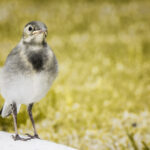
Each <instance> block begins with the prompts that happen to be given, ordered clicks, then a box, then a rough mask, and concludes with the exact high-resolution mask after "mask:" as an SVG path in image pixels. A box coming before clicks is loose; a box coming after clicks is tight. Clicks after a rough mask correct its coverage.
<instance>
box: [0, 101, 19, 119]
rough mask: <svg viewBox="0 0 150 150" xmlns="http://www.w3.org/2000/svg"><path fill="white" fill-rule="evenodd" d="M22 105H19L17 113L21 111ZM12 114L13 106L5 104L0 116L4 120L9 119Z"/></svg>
mask: <svg viewBox="0 0 150 150" xmlns="http://www.w3.org/2000/svg"><path fill="white" fill-rule="evenodd" d="M20 106H21V105H20V104H17V113H18V112H19V110H20ZM11 113H12V106H11V104H7V103H6V102H5V103H4V105H3V107H2V109H1V110H0V114H1V116H2V117H3V118H5V117H8V116H9V115H10V114H11Z"/></svg>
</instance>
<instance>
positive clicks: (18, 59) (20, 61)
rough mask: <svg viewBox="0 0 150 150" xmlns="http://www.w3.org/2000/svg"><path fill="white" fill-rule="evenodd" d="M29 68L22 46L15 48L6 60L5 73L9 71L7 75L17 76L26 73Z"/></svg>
mask: <svg viewBox="0 0 150 150" xmlns="http://www.w3.org/2000/svg"><path fill="white" fill-rule="evenodd" d="M29 68H30V67H29V66H28V64H27V58H26V56H25V54H24V51H23V50H22V49H21V47H20V46H17V47H15V48H14V49H13V50H12V51H11V52H10V54H9V55H8V57H7V59H6V62H5V65H4V71H6V70H7V73H15V74H16V73H18V72H19V73H24V72H25V71H29Z"/></svg>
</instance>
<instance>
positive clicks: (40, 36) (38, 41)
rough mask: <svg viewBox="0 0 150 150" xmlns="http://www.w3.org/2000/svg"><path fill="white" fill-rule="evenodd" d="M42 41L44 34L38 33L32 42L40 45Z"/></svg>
mask: <svg viewBox="0 0 150 150" xmlns="http://www.w3.org/2000/svg"><path fill="white" fill-rule="evenodd" d="M43 39H44V34H43V33H40V34H36V35H35V37H34V41H35V42H36V43H41V42H42V41H43Z"/></svg>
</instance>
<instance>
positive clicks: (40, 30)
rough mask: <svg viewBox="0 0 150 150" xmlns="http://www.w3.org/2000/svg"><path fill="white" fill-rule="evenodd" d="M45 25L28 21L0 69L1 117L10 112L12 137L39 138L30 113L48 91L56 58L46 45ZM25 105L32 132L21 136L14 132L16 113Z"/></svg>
mask: <svg viewBox="0 0 150 150" xmlns="http://www.w3.org/2000/svg"><path fill="white" fill-rule="evenodd" d="M47 35H48V29H47V26H46V25H45V24H44V23H42V22H40V21H30V22H29V23H27V24H26V25H25V27H24V29H23V34H22V38H21V40H20V42H19V43H18V44H17V45H16V47H15V48H13V49H12V51H11V52H10V53H9V54H8V56H7V59H6V61H5V63H4V66H2V67H1V69H0V94H1V95H2V97H3V98H4V99H5V102H4V105H3V107H2V109H1V111H0V113H1V116H2V117H3V118H5V117H7V116H9V115H11V114H12V116H13V122H14V129H15V134H14V135H12V138H13V139H14V140H15V141H16V140H22V141H25V140H28V139H33V138H39V135H38V133H37V130H36V127H35V122H34V119H33V115H32V108H33V105H34V104H35V103H36V102H38V101H40V100H41V99H42V98H43V97H45V95H46V94H47V93H48V91H49V89H50V87H51V85H52V83H53V81H54V80H55V79H56V77H57V75H58V61H57V58H56V55H55V54H54V52H53V50H52V49H51V48H50V46H49V45H48V44H47V41H46V37H47ZM22 104H25V105H26V106H27V111H28V114H29V118H30V120H31V122H32V126H33V130H34V135H30V134H26V135H27V136H28V138H26V139H25V138H22V137H21V136H20V135H19V133H18V128H17V114H18V113H19V110H20V106H21V105H22Z"/></svg>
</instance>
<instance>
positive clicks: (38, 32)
mask: <svg viewBox="0 0 150 150" xmlns="http://www.w3.org/2000/svg"><path fill="white" fill-rule="evenodd" d="M41 33H43V34H44V35H45V37H46V36H47V30H36V31H33V33H32V34H33V35H34V34H41Z"/></svg>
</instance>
